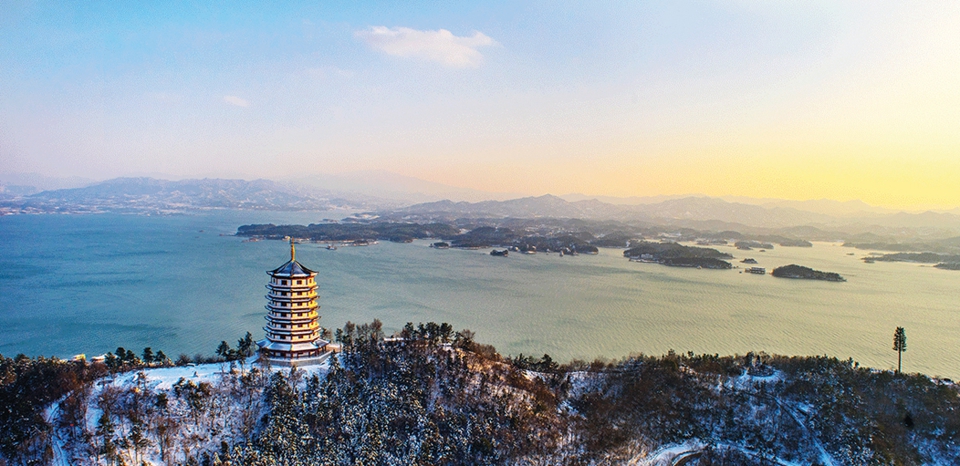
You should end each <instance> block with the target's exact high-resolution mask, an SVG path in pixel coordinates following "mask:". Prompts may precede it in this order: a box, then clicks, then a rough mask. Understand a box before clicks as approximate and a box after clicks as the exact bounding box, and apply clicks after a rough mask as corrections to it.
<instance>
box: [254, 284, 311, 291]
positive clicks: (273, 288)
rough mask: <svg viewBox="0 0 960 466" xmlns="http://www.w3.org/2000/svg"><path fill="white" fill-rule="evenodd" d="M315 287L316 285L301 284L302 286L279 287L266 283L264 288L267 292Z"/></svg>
mask: <svg viewBox="0 0 960 466" xmlns="http://www.w3.org/2000/svg"><path fill="white" fill-rule="evenodd" d="M316 287H317V284H316V283H311V284H309V285H308V284H306V283H304V284H302V285H281V284H279V283H267V285H266V288H267V289H268V290H303V289H314V288H316Z"/></svg>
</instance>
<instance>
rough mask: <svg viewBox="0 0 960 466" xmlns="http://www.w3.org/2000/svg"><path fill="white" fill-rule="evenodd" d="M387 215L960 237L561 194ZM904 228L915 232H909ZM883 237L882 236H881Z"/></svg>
mask: <svg viewBox="0 0 960 466" xmlns="http://www.w3.org/2000/svg"><path fill="white" fill-rule="evenodd" d="M382 214H383V215H387V216H391V215H393V216H397V217H400V218H402V217H403V216H411V215H416V216H421V217H430V216H446V217H447V218H450V217H457V216H460V217H468V218H486V217H518V218H538V217H558V218H583V219H591V220H618V221H631V222H637V221H641V222H652V223H657V224H668V225H676V226H680V227H690V228H698V229H713V230H725V229H726V230H738V229H741V227H746V228H748V229H758V228H759V229H784V228H798V227H808V228H813V229H814V230H816V231H809V233H815V234H820V233H824V232H827V231H831V230H837V231H843V232H844V233H845V236H846V235H850V234H854V235H860V234H864V233H868V232H873V233H877V234H882V235H884V236H894V237H896V236H906V237H918V236H919V237H930V238H946V237H950V236H955V235H956V234H957V233H960V215H955V214H951V213H937V212H923V213H907V212H896V213H892V214H886V215H878V214H867V215H866V216H863V217H835V216H830V215H826V214H821V213H816V212H809V211H803V210H799V209H795V208H792V207H764V206H759V205H749V204H741V203H734V202H728V201H725V200H723V199H718V198H709V197H687V198H681V199H668V200H664V201H661V202H657V203H652V204H640V205H614V204H608V203H605V202H602V201H599V200H596V199H590V200H578V201H574V202H570V201H566V200H564V199H562V198H560V197H557V196H551V195H545V196H539V197H525V198H520V199H513V200H509V201H484V202H477V203H470V202H451V201H438V202H430V203H424V204H416V205H413V206H409V207H404V208H401V209H396V210H394V211H387V212H383V213H382ZM904 228H907V229H910V230H909V231H905V230H904ZM878 238H879V237H878Z"/></svg>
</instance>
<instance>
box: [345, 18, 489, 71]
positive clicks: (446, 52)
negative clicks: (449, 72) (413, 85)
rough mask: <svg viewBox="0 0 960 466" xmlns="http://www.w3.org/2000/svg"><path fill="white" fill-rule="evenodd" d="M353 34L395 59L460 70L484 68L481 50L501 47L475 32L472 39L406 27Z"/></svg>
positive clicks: (377, 27) (448, 32) (375, 28)
mask: <svg viewBox="0 0 960 466" xmlns="http://www.w3.org/2000/svg"><path fill="white" fill-rule="evenodd" d="M353 35H354V37H356V38H358V39H361V40H363V41H364V42H366V43H367V44H368V45H370V46H371V47H373V48H375V49H377V50H380V51H383V52H385V53H387V54H389V55H393V56H395V57H404V58H418V59H421V60H429V61H436V62H440V63H443V64H445V65H448V66H454V67H458V68H467V67H473V68H475V67H478V66H480V63H482V62H483V55H481V54H480V52H478V51H477V49H478V48H480V47H486V46H491V45H496V44H497V42H496V41H495V40H493V39H491V38H490V37H489V36H487V35H486V34H484V33H482V32H479V31H474V33H473V35H472V36H464V37H459V36H455V35H453V33H452V32H450V31H448V30H446V29H440V30H437V31H418V30H416V29H410V28H404V27H396V28H388V27H386V26H373V27H371V28H370V29H365V30H362V31H356V32H354V33H353Z"/></svg>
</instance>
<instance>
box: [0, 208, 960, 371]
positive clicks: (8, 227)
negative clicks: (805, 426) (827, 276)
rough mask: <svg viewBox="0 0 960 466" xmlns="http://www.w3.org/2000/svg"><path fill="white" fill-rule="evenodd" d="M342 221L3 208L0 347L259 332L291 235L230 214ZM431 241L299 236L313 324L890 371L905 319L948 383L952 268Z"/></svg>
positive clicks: (98, 344)
mask: <svg viewBox="0 0 960 466" xmlns="http://www.w3.org/2000/svg"><path fill="white" fill-rule="evenodd" d="M345 215H346V213H345V212H322V213H290V212H257V211H212V212H205V213H198V214H190V215H182V216H159V217H157V216H154V217H150V216H135V215H113V214H101V215H18V216H4V217H0V353H2V354H4V355H5V356H13V355H15V354H17V353H24V354H27V355H31V356H36V355H47V356H50V355H56V356H60V357H69V356H72V355H73V354H76V353H86V354H88V355H96V354H102V353H104V352H106V351H112V350H114V349H115V348H116V347H117V346H123V347H125V348H128V349H134V350H135V351H137V352H139V351H140V350H141V349H142V348H143V347H145V346H151V347H152V348H153V349H154V351H156V350H158V349H160V350H163V351H164V352H165V353H167V355H168V356H171V357H175V356H176V355H177V354H180V353H187V354H190V355H192V354H194V353H197V352H201V353H204V354H212V353H213V352H214V349H215V348H216V346H217V345H218V343H219V342H220V341H221V340H227V341H228V342H230V343H232V344H235V343H236V340H237V338H239V337H240V336H242V335H243V334H244V333H245V332H247V331H250V332H252V333H253V334H254V336H255V337H257V338H261V337H262V336H263V331H262V330H261V327H262V326H263V324H264V318H263V316H264V315H265V312H266V311H265V310H264V307H263V306H264V304H265V302H266V300H265V299H264V294H265V293H266V290H265V288H264V285H265V284H266V282H267V275H266V274H265V273H264V272H265V271H266V270H270V269H272V268H275V267H277V266H279V265H281V264H282V263H284V262H285V261H286V260H287V259H288V258H289V246H288V245H287V244H285V243H283V242H281V241H260V242H247V243H244V242H242V240H243V238H237V237H234V236H231V235H232V234H233V233H235V232H236V228H237V226H239V225H242V224H247V223H276V224H281V223H301V224H306V223H310V222H317V221H319V220H320V219H322V218H341V217H343V216H345ZM201 230H202V231H201ZM221 235H224V236H221ZM429 244H430V242H429V241H415V242H413V243H410V244H395V243H388V242H381V243H380V244H377V245H372V246H368V247H341V248H339V249H337V250H335V251H328V250H326V249H325V245H322V244H301V245H299V246H298V248H297V259H298V260H300V262H302V263H303V264H304V265H306V266H307V267H310V268H313V269H315V270H317V271H318V272H319V275H318V277H317V281H318V283H319V289H318V292H319V294H320V297H321V298H320V305H321V309H320V314H321V316H322V318H321V320H320V324H321V325H322V326H324V327H328V328H337V327H341V326H343V324H344V323H345V322H346V321H348V320H349V321H353V322H369V321H371V320H372V319H374V318H379V319H380V320H382V321H383V322H384V325H385V328H386V329H387V330H388V331H393V330H397V329H399V328H400V327H402V326H403V324H404V323H406V322H414V323H417V322H427V321H436V322H449V323H451V324H452V325H453V326H454V327H455V328H457V329H461V328H469V329H471V330H474V331H475V332H476V334H477V340H478V341H480V342H483V343H489V344H493V345H494V346H496V347H497V349H498V350H499V351H500V352H501V353H502V354H505V355H507V354H512V355H517V354H519V353H524V354H532V355H536V356H540V355H542V354H544V353H549V354H550V355H551V356H552V357H553V358H554V359H557V360H561V361H567V360H570V359H572V358H579V359H585V360H592V359H594V358H597V357H603V358H611V359H616V358H620V357H623V356H627V355H629V354H631V353H639V352H643V353H646V354H654V355H659V354H663V353H666V352H667V351H669V350H670V349H673V350H676V351H678V352H687V351H693V352H696V353H711V354H712V353H719V354H721V355H723V354H733V353H739V354H744V353H746V352H748V351H765V352H767V353H779V354H788V355H793V354H796V355H818V354H819V355H824V354H825V355H830V356H836V357H839V358H842V359H846V358H849V357H852V358H853V359H855V360H857V361H859V362H860V363H861V364H864V365H868V366H871V367H877V368H884V369H888V368H892V367H894V366H895V365H896V360H897V354H896V352H894V351H893V350H892V345H893V332H894V329H895V328H896V327H897V326H902V327H905V328H906V332H907V337H908V347H907V351H906V352H905V353H904V355H903V359H904V370H905V371H908V372H923V373H926V374H929V375H941V376H944V377H953V378H957V377H960V272H956V271H947V270H939V269H935V268H933V267H929V266H920V265H917V264H906V263H881V262H878V263H875V264H865V263H863V262H862V261H861V260H859V258H860V257H862V256H864V255H866V253H867V252H868V251H858V250H853V249H850V248H843V247H841V246H840V245H839V244H833V243H816V244H815V245H814V247H813V248H786V247H780V246H777V247H776V248H775V249H773V250H769V251H767V252H759V251H738V250H737V249H735V248H733V247H730V246H720V247H718V249H720V250H721V251H725V252H730V253H731V254H733V255H734V256H735V257H736V259H734V260H733V263H734V264H735V265H741V266H744V265H743V264H740V263H739V260H740V259H742V258H744V257H753V258H755V259H757V261H758V262H759V266H761V267H766V268H767V270H771V269H773V268H774V267H776V266H780V265H786V264H791V263H796V264H800V265H805V266H808V267H812V268H814V269H818V270H824V271H829V272H838V273H840V274H841V275H843V276H844V277H846V278H847V280H848V281H847V282H846V283H832V282H821V281H807V280H789V279H778V278H774V277H772V276H770V275H766V276H758V275H751V274H746V273H739V271H738V270H697V269H687V268H672V267H666V266H662V265H658V264H645V263H635V262H629V261H627V260H626V259H625V258H623V256H622V250H617V249H601V250H600V254H598V255H595V256H591V255H580V256H576V257H570V256H566V257H560V256H559V255H557V254H549V255H548V254H536V255H532V256H530V255H520V254H516V255H510V256H509V257H505V258H504V257H491V256H490V255H489V249H487V250H473V251H469V250H455V249H449V250H436V249H431V248H429V247H428V246H429ZM850 252H854V253H855V255H853V256H850V255H847V254H848V253H850ZM744 267H745V266H744Z"/></svg>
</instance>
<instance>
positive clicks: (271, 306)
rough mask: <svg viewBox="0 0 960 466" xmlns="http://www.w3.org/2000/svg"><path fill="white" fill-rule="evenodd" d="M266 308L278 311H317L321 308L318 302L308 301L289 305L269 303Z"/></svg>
mask: <svg viewBox="0 0 960 466" xmlns="http://www.w3.org/2000/svg"><path fill="white" fill-rule="evenodd" d="M284 304H289V306H284ZM265 307H266V308H267V309H272V310H277V311H289V310H295V311H301V310H306V309H315V308H318V307H320V306H319V305H318V304H317V302H316V301H307V302H303V303H287V302H283V301H281V302H279V303H272V302H271V303H268V304H267V305H266V306H265Z"/></svg>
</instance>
